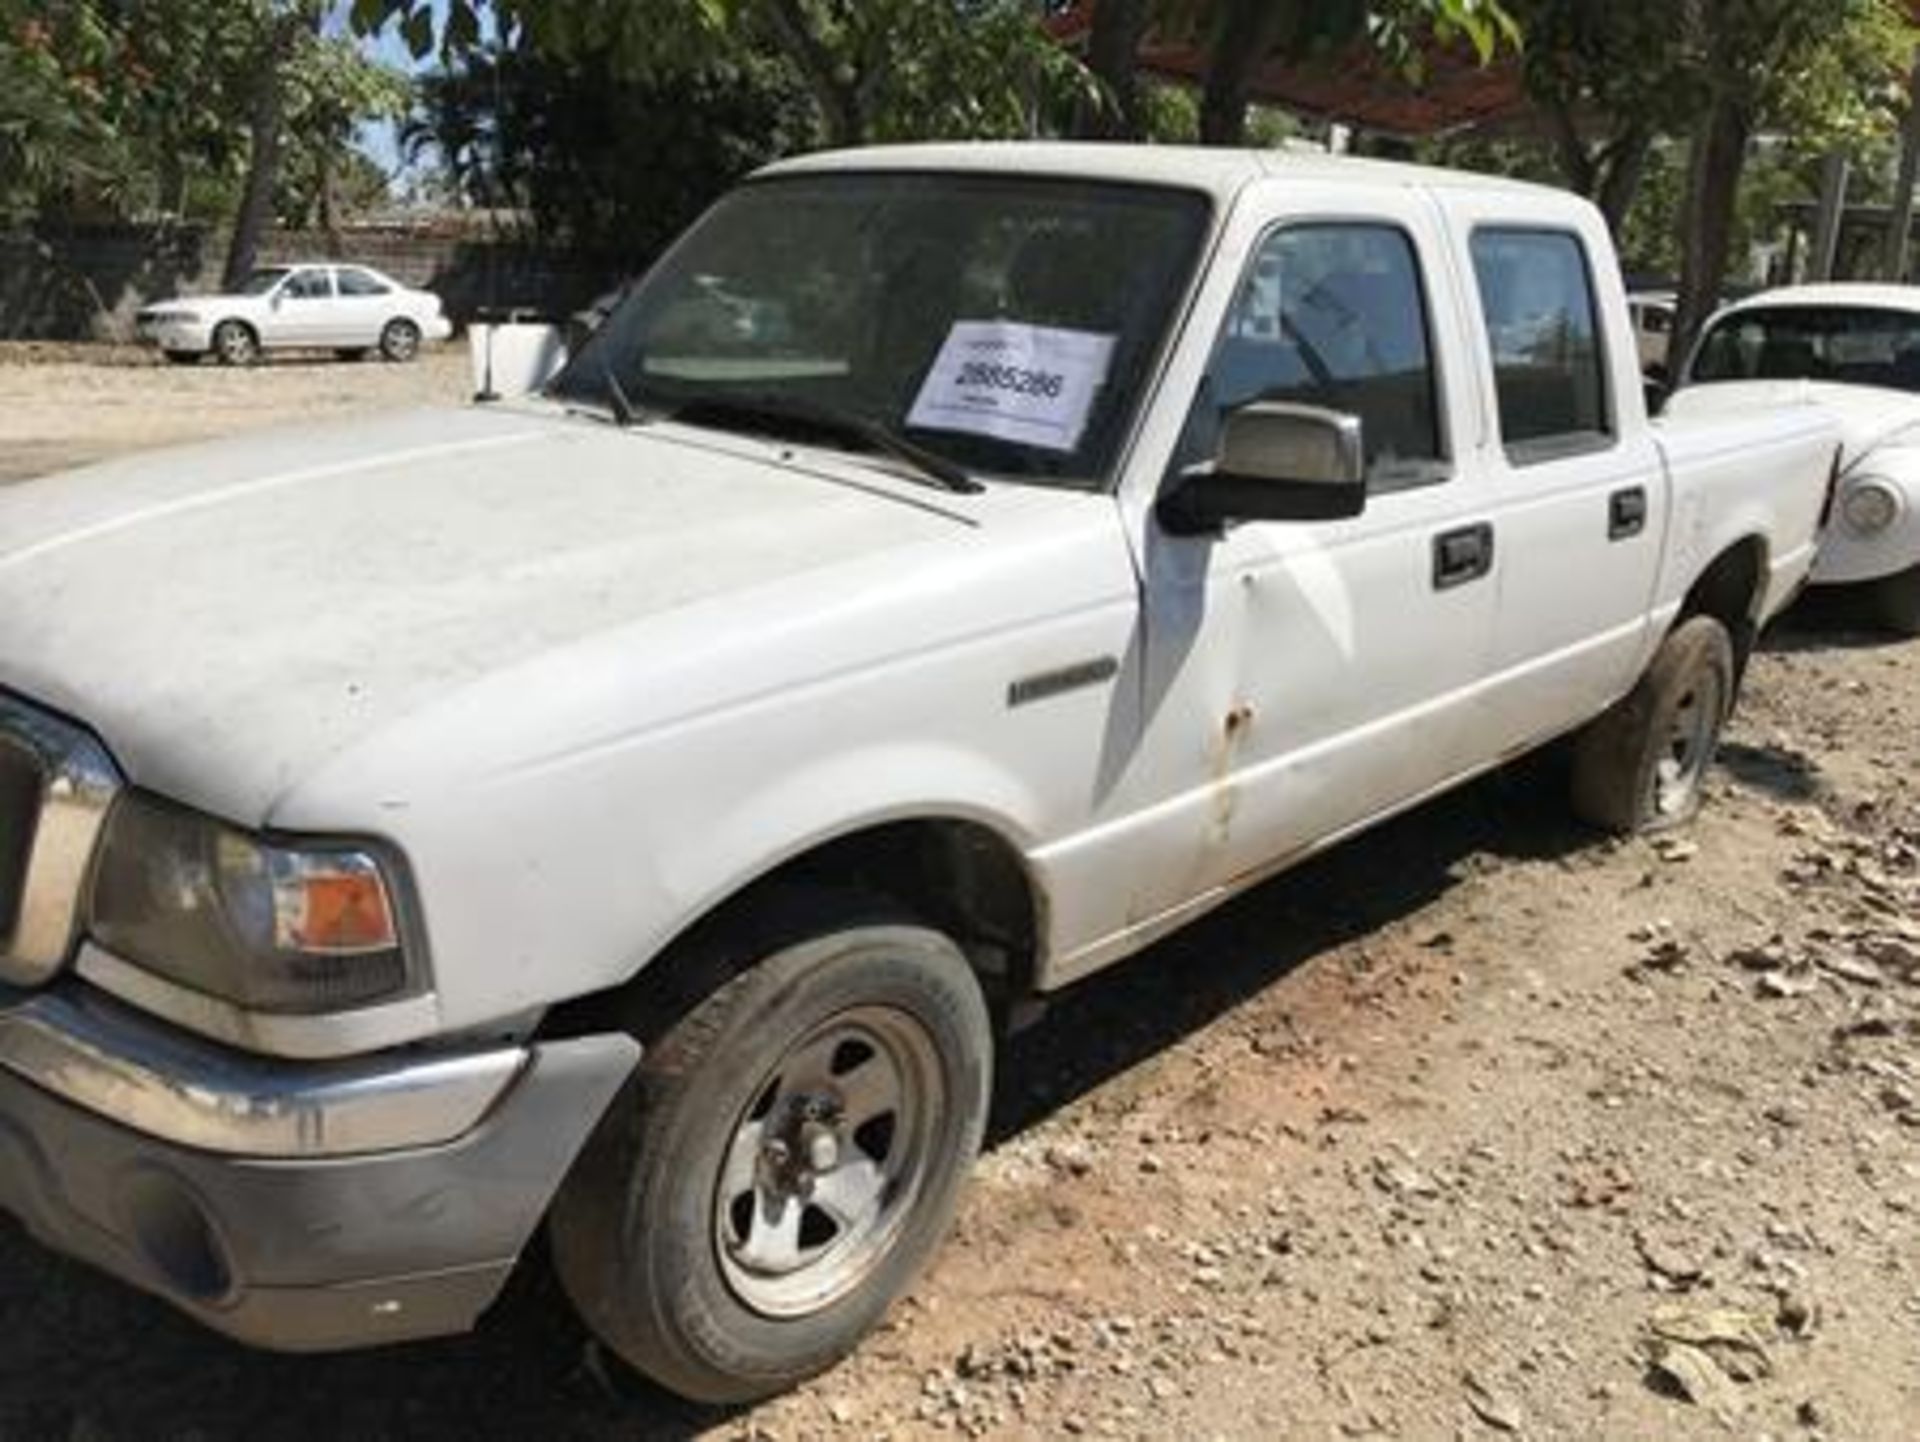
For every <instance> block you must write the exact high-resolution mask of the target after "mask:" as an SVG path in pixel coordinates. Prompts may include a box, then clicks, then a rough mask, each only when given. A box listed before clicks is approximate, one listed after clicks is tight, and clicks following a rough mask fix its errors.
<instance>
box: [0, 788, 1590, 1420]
mask: <svg viewBox="0 0 1920 1442" xmlns="http://www.w3.org/2000/svg"><path fill="white" fill-rule="evenodd" d="M1564 783H1565V777H1564V766H1563V762H1562V760H1561V758H1560V757H1559V756H1558V755H1557V754H1554V753H1548V754H1547V755H1546V756H1545V757H1542V758H1534V759H1530V760H1528V761H1526V762H1523V763H1521V764H1519V765H1517V766H1515V767H1513V768H1510V769H1509V770H1507V771H1504V772H1501V773H1499V774H1497V775H1495V776H1493V777H1490V778H1488V779H1487V780H1484V781H1482V782H1480V783H1478V784H1476V785H1474V786H1472V787H1469V788H1467V789H1465V790H1463V791H1461V792H1458V793H1456V794H1455V795H1453V796H1450V797H1447V798H1444V799H1442V800H1441V801H1439V802H1436V803H1434V804H1432V805H1429V806H1427V807H1425V808H1422V809H1421V810H1420V811H1418V812H1416V813H1413V814H1412V815H1410V816H1408V817H1406V818H1404V819H1402V820H1400V821H1398V822H1395V823H1392V824H1390V825H1387V826H1385V827H1382V828H1381V829H1379V830H1377V831H1375V832H1373V833H1371V834H1370V835H1368V836H1365V837H1362V838H1360V839H1358V840H1356V841H1354V842H1352V843H1350V844H1348V845H1346V846H1343V847H1340V848H1338V849H1336V850H1335V851H1333V852H1331V853H1329V854H1328V855H1327V856H1325V857H1323V858H1320V859H1319V860H1316V861H1314V862H1311V863H1309V864H1307V865H1306V866H1304V867H1302V868H1300V869H1298V870H1295V871H1294V872H1292V873H1290V874H1289V875H1287V876H1285V877H1283V878H1281V879H1279V880H1277V881H1274V882H1270V883H1268V884H1266V885H1264V886H1262V887H1260V888H1258V889H1257V890H1255V891H1253V892H1250V893H1249V894H1248V895H1246V896H1245V897H1243V898H1241V899H1240V900H1238V901H1236V902H1234V903H1233V904H1231V905H1229V906H1227V907H1224V908H1222V909H1221V910H1219V911H1217V912H1215V913H1213V915H1211V916H1210V917H1209V918H1207V919H1205V920H1203V921H1201V922H1200V923H1198V924H1196V925H1195V926H1193V927H1191V928H1189V929H1188V930H1186V931H1184V932H1182V933H1180V934H1179V935H1178V936H1176V937H1174V938H1172V939H1170V940H1169V941H1167V942H1164V943H1162V944H1161V945H1159V946H1156V947H1154V948H1153V949H1152V950H1151V951H1149V952H1147V953H1145V954H1143V955H1142V956H1140V957H1138V958H1135V959H1134V960H1132V961H1130V962H1128V963H1126V964H1124V965H1122V966H1120V967H1118V968H1115V969H1113V970H1111V971H1108V972H1106V973H1103V974H1102V975H1100V976H1099V977H1096V978H1094V979H1093V980H1091V981H1089V982H1086V983H1084V984H1082V985H1081V986H1079V987H1078V988H1076V989H1075V990H1073V991H1072V992H1070V993H1068V994H1067V995H1066V996H1064V997H1062V998H1061V999H1060V1000H1059V1001H1057V1002H1056V1004H1055V1005H1054V1007H1053V1008H1052V1010H1051V1011H1050V1012H1049V1013H1048V1015H1047V1017H1046V1018H1045V1019H1044V1020H1043V1021H1041V1022H1040V1023H1039V1024H1038V1025H1037V1026H1036V1027H1034V1028H1033V1029H1031V1030H1029V1031H1027V1032H1026V1033H1024V1034H1023V1035H1022V1036H1021V1037H1019V1038H1018V1039H1017V1040H1016V1041H1015V1042H1014V1043H1013V1044H1012V1046H1011V1048H1010V1050H1009V1054H1008V1055H1007V1057H1006V1058H1005V1060H1004V1063H1003V1066H1002V1071H1001V1085H1000V1089H999V1098H998V1103H997V1106H996V1112H995V1117H994V1123H993V1133H992V1134H993V1138H994V1141H995V1142H996V1143H998V1142H1002V1141H1004V1140H1006V1139H1007V1138H1009V1137H1011V1136H1015V1135H1018V1134H1019V1133H1020V1132H1021V1131H1022V1130H1024V1129H1025V1128H1027V1127H1030V1126H1032V1125H1033V1124H1035V1123H1036V1122H1038V1121H1039V1120H1041V1119H1042V1118H1044V1117H1046V1116H1048V1115H1049V1114H1051V1113H1052V1112H1053V1111H1054V1110H1056V1109H1057V1108H1059V1107H1061V1106H1063V1105H1065V1104H1066V1103H1068V1102H1070V1101H1072V1100H1073V1099H1074V1098H1076V1097H1079V1096H1081V1095H1082V1094H1084V1093H1085V1092H1087V1091H1089V1090H1090V1089H1092V1088H1094V1087H1097V1086H1098V1085H1100V1084H1101V1083H1102V1082H1103V1081H1105V1080H1107V1079H1108V1078H1110V1077H1113V1076H1115V1075H1117V1074H1119V1073H1121V1072H1123V1071H1125V1070H1127V1069H1128V1068H1129V1067H1132V1066H1134V1065H1135V1064H1137V1063H1138V1062H1140V1061H1142V1060H1144V1059H1145V1058H1148V1057H1150V1056H1152V1055H1154V1054H1155V1053H1156V1052H1159V1051H1160V1050H1162V1049H1164V1048H1166V1047H1167V1046H1169V1045H1171V1044H1173V1043H1175V1042H1177V1041H1178V1040H1179V1039H1181V1038H1182V1037H1184V1036H1186V1035H1188V1034H1189V1033H1191V1032H1193V1031H1195V1030H1196V1029H1198V1028H1200V1027H1203V1026H1205V1025H1206V1024H1207V1023H1208V1022H1210V1021H1212V1020H1213V1019H1215V1018H1216V1017H1219V1016H1221V1015H1222V1014H1223V1013H1226V1012H1228V1011H1230V1010H1232V1009H1233V1008H1234V1007H1236V1006H1238V1005H1240V1004H1241V1003H1242V1002H1244V1001H1246V1000H1247V999H1248V998H1250V997H1252V996H1254V995H1256V994H1258V993H1260V992H1262V991H1264V990H1266V989H1267V988H1269V987H1272V986H1274V985H1276V984H1283V983H1284V979H1285V978H1286V976H1287V975H1288V974H1289V973H1290V972H1292V971H1293V970H1294V969H1295V968H1296V967H1298V966H1299V965H1301V964H1302V963H1303V962H1305V961H1307V960H1308V959H1310V958H1312V957H1313V956H1315V955H1317V954H1319V953H1321V952H1323V951H1325V950H1326V949H1328V948H1330V947H1334V946H1337V945H1339V944H1340V943H1342V942H1344V941H1347V940H1349V939H1352V938H1354V937H1358V936H1362V935H1365V934H1367V933H1368V932H1371V931H1373V930H1375V929H1377V928H1378V927H1380V926H1382V925H1384V924H1385V923H1387V922H1389V921H1392V920H1393V919H1395V918H1398V917H1403V916H1406V915H1408V914H1409V913H1411V912H1414V911H1416V910H1418V909H1419V908H1420V907H1422V906H1424V905H1425V904H1427V903H1428V902H1429V901H1431V900H1433V899H1435V898H1437V897H1439V896H1440V895H1442V894H1444V893H1445V892H1446V891H1447V890H1449V889H1450V888H1451V887H1452V886H1454V885H1455V884H1457V882H1458V881H1459V880H1460V878H1461V877H1462V876H1463V875H1464V874H1466V871H1467V870H1468V868H1469V867H1471V866H1472V865H1473V864H1475V863H1474V862H1473V860H1472V858H1475V857H1476V856H1483V855H1491V856H1494V857H1507V858H1540V857H1554V856H1560V855H1565V854H1567V853H1569V852H1572V851H1575V850H1577V849H1579V848H1581V847H1583V846H1587V845H1591V844H1594V838H1593V837H1592V835H1591V833H1587V832H1584V831H1582V830H1581V829H1580V828H1579V827H1577V826H1576V825H1575V824H1574V823H1573V822H1572V821H1571V820H1570V819H1569V817H1568V814H1567V811H1566V807H1565V804H1564V800H1563V797H1564V795H1565V785H1564ZM724 1420H725V1414H723V1413H716V1412H713V1411H710V1410H704V1409H699V1408H693V1407H690V1406H687V1405H686V1404H683V1403H680V1402H678V1401H676V1400H675V1399H672V1398H669V1397H667V1396H664V1395H663V1394H661V1393H659V1392H658V1391H656V1390H653V1389H651V1388H648V1387H646V1386H645V1385H644V1384H641V1383H639V1382H637V1381H634V1380H633V1379H631V1378H628V1377H624V1376H622V1377H619V1378H616V1379H613V1380H612V1381H611V1383H610V1382H609V1379H608V1378H607V1376H606V1371H605V1368H604V1367H603V1366H602V1365H601V1363H600V1362H599V1361H598V1354H597V1353H596V1352H595V1351H594V1350H593V1349H591V1348H589V1347H588V1345H587V1342H586V1339H585V1336H584V1335H583V1333H582V1332H581V1330H580V1328H579V1326H578V1325H577V1324H576V1323H575V1322H574V1321H573V1319H572V1318H571V1316H570V1314H569V1313H568V1311H567V1308H566V1305H565V1302H564V1301H563V1299H562V1298H561V1297H560V1295H559V1292H558V1288H557V1285H556V1284H555V1283H554V1281H553V1279H552V1276H551V1273H550V1271H549V1270H548V1268H547V1267H546V1265H545V1262H544V1258H543V1257H541V1256H539V1255H538V1253H537V1252H536V1254H535V1255H533V1256H532V1257H531V1258H530V1265H527V1266H523V1267H522V1268H521V1275H520V1276H519V1277H518V1278H516V1281H515V1284H514V1286H513V1287H512V1288H511V1289H510V1290H509V1292H508V1295H507V1296H506V1298H505V1299H503V1301H502V1302H501V1304H500V1305H499V1306H498V1307H497V1308H496V1309H495V1310H494V1312H493V1313H492V1314H491V1315H490V1316H489V1318H488V1319H487V1322H486V1324H485V1325H484V1327H483V1328H482V1329H481V1331H480V1332H479V1333H478V1334H476V1335H474V1336H472V1337H467V1338H460V1339H455V1340H450V1341H444V1342H434V1343H425V1344H418V1345H414V1346H409V1347H402V1348H393V1349H388V1350H385V1351H381V1352H373V1353H362V1354H353V1355H347V1356H336V1357H306V1358H298V1357H294V1358H287V1357H274V1356H268V1355H263V1354H259V1353H254V1352H249V1351H246V1350H244V1349H242V1348H239V1347H236V1346H233V1345H231V1344H229V1343H227V1342H225V1341H223V1340H221V1339H220V1338H218V1337H215V1336H213V1335H211V1334H209V1333H206V1332H204V1331H203V1330H201V1329H200V1328H199V1327H197V1326H195V1325H194V1324H192V1323H190V1322H188V1321H186V1320H185V1319H183V1318H180V1317H178V1316H176V1315H175V1314H174V1313H173V1312H172V1311H171V1310H170V1309H168V1308H167V1307H165V1306H164V1305H162V1304H160V1303H158V1302H154V1301H151V1300H149V1299H147V1298H145V1297H142V1296H138V1295H136V1294H134V1293H132V1292H130V1291H127V1290H126V1289H124V1288H122V1287H120V1286H119V1285H117V1284H115V1283H113V1282H110V1281H107V1280H105V1279H103V1278H100V1277H97V1276H95V1275H94V1274H93V1273H91V1272H89V1271H88V1270H86V1269H85V1268H82V1267H79V1266H77V1265H74V1264H71V1263H68V1262H66V1261H64V1260H63V1259H60V1258H57V1257H54V1256H52V1255H50V1254H48V1253H46V1252H44V1251H42V1250H40V1249H39V1248H38V1247H36V1246H34V1245H33V1244H32V1243H31V1242H30V1241H28V1240H27V1239H26V1238H25V1237H24V1236H23V1235H22V1234H21V1233H19V1232H18V1231H17V1230H15V1229H13V1228H12V1227H11V1226H4V1227H0V1439H5V1442H16V1439H18V1442H29V1439H30V1442H45V1439H73V1442H79V1439H83V1438H84V1439H86V1442H130V1439H135V1438H140V1439H146V1438H167V1439H182V1442H184V1439H188V1438H191V1439H193V1442H227V1439H240V1438H248V1439H252V1438H258V1437H272V1438H275V1439H305V1438H315V1439H318V1438H337V1437H348V1436H350V1437H353V1438H355V1439H358V1442H373V1439H381V1438H399V1437H405V1438H409V1439H427V1442H433V1439H449V1442H451V1439H455V1438H458V1439H461V1442H472V1439H495V1438H498V1439H509V1438H511V1439H515V1442H520V1439H526V1438H540V1439H553V1442H558V1439H570V1438H579V1439H612V1438H616V1437H617V1438H620V1439H623V1442H638V1439H673V1438H681V1437H686V1436H690V1435H692V1434H694V1433H697V1432H699V1431H700V1430H702V1429H703V1428H706V1427H709V1426H713V1425H715V1424H717V1423H720V1422H723V1421H724Z"/></svg>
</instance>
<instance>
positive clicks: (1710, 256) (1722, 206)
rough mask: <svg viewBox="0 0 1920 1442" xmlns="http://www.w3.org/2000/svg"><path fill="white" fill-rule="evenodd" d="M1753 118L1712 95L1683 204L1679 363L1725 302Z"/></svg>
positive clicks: (1692, 150)
mask: <svg viewBox="0 0 1920 1442" xmlns="http://www.w3.org/2000/svg"><path fill="white" fill-rule="evenodd" d="M1751 130H1752V122H1751V121H1750V120H1749V119H1748V117H1747V114H1746V112H1745V111H1743V110H1742V109H1741V108H1740V107H1739V106H1738V105H1736V104H1734V103H1733V101H1732V100H1731V99H1730V98H1728V97H1727V96H1724V95H1716V96H1714V97H1713V98H1712V99H1711V100H1709V101H1708V104H1707V110H1706V113H1705V115H1703V116H1702V117H1701V119H1700V122H1699V124H1698V125H1697V126H1696V127H1695V128H1694V133H1693V141H1692V144H1691V146H1690V147H1689V153H1688V159H1687V195H1686V202H1685V204H1684V205H1682V207H1681V210H1680V296H1679V302H1678V306H1677V309H1676V314H1675V316H1674V325H1673V341H1672V354H1673V356H1674V357H1675V363H1676V364H1678V362H1679V358H1681V357H1683V356H1686V355H1687V354H1689V353H1690V352H1691V351H1692V349H1693V343H1694V341H1695V340H1696V339H1698V337H1699V334H1700V329H1701V327H1702V326H1703V325H1705V324H1706V320H1707V317H1708V316H1709V315H1711V314H1712V313H1713V310H1714V307H1715V306H1716V305H1717V304H1718V303H1719V298H1720V287H1721V285H1722V283H1723V282H1724V281H1725V280H1726V277H1727V250H1728V247H1729V246H1730V245H1731V244H1732V241H1733V215H1734V202H1735V199H1736V197H1737V196H1738V193H1739V190H1740V174H1741V172H1742V171H1743V170H1744V169H1745V168H1746V163H1747V141H1748V139H1749V138H1750V134H1751Z"/></svg>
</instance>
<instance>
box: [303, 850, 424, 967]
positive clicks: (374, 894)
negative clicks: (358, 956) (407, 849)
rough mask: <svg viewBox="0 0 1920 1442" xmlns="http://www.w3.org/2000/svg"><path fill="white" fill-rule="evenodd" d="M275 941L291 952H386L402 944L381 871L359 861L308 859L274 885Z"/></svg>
mask: <svg viewBox="0 0 1920 1442" xmlns="http://www.w3.org/2000/svg"><path fill="white" fill-rule="evenodd" d="M274 892H275V896H274V913H275V921H276V925H275V928H274V930H275V932H276V936H275V940H276V941H277V942H278V943H279V945H280V946H282V947H283V948H285V949H286V950H288V951H308V952H321V953H327V952H332V953H340V952H361V951H385V950H386V949H387V948H388V947H391V946H394V945H397V944H398V938H397V937H396V936H395V934H394V925H393V909H392V908H391V907H390V906H389V905H388V904H387V888H386V886H385V884H384V883H383V882H382V881H381V879H380V874H379V872H378V871H376V870H374V869H373V868H372V867H371V866H370V865H367V864H366V863H365V861H364V860H363V859H362V858H359V857H341V858H339V861H338V863H335V862H334V861H333V859H332V858H321V857H315V858H311V859H305V860H304V864H303V865H302V866H301V867H300V868H299V869H298V870H297V871H296V873H295V874H294V875H293V876H291V877H286V878H284V879H282V878H276V879H275V885H274Z"/></svg>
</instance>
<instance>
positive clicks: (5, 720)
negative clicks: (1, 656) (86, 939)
mask: <svg viewBox="0 0 1920 1442" xmlns="http://www.w3.org/2000/svg"><path fill="white" fill-rule="evenodd" d="M119 789H120V774H119V772H118V771H116V770H115V769H114V765H113V761H112V759H111V758H110V757H109V756H108V755H107V753H106V750H105V748H104V747H102V746H101V745H100V743H99V742H98V741H96V740H94V739H93V737H92V736H90V735H88V734H87V733H86V732H85V731H83V730H82V729H81V728H80V727H78V726H75V725H74V724H73V723H72V722H70V721H65V720H62V719H61V718H60V717H58V716H54V715H51V714H50V713H48V712H45V711H42V710H40V709H39V708H38V707H35V706H29V705H28V704H27V703H26V702H24V701H21V700H19V699H18V698H16V697H13V696H10V695H8V694H6V693H5V692H3V691H0V983H5V984H7V985H12V986H38V985H40V984H42V983H44V982H47V981H50V980H51V979H52V978H53V977H54V976H55V975H56V974H57V973H58V972H59V971H60V969H61V968H62V967H63V966H65V965H66V963H67V960H68V958H69V956H70V955H71V954H72V951H73V944H74V938H75V935H76V933H77V931H78V927H79V920H80V904H81V892H82V890H83V889H84V887H85V886H86V880H87V873H88V871H89V869H90V868H91V866H92V863H93V850H94V846H95V844H96V843H97V842H98V841H99V839H100V831H101V828H102V827H103V826H104V825H105V824H106V819H107V810H108V808H109V807H110V806H111V805H112V804H113V798H114V795H115V793H117V792H118V791H119Z"/></svg>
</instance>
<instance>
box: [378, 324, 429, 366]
mask: <svg viewBox="0 0 1920 1442" xmlns="http://www.w3.org/2000/svg"><path fill="white" fill-rule="evenodd" d="M380 354H381V355H383V356H385V357H386V358H387V359H388V360H390V361H410V360H412V359H413V358H414V357H415V356H417V355H419V354H420V327H419V326H417V325H415V324H414V323H413V322H412V321H410V320H390V321H388V322H387V324H386V327H385V329H383V330H382V331H381V332H380Z"/></svg>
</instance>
